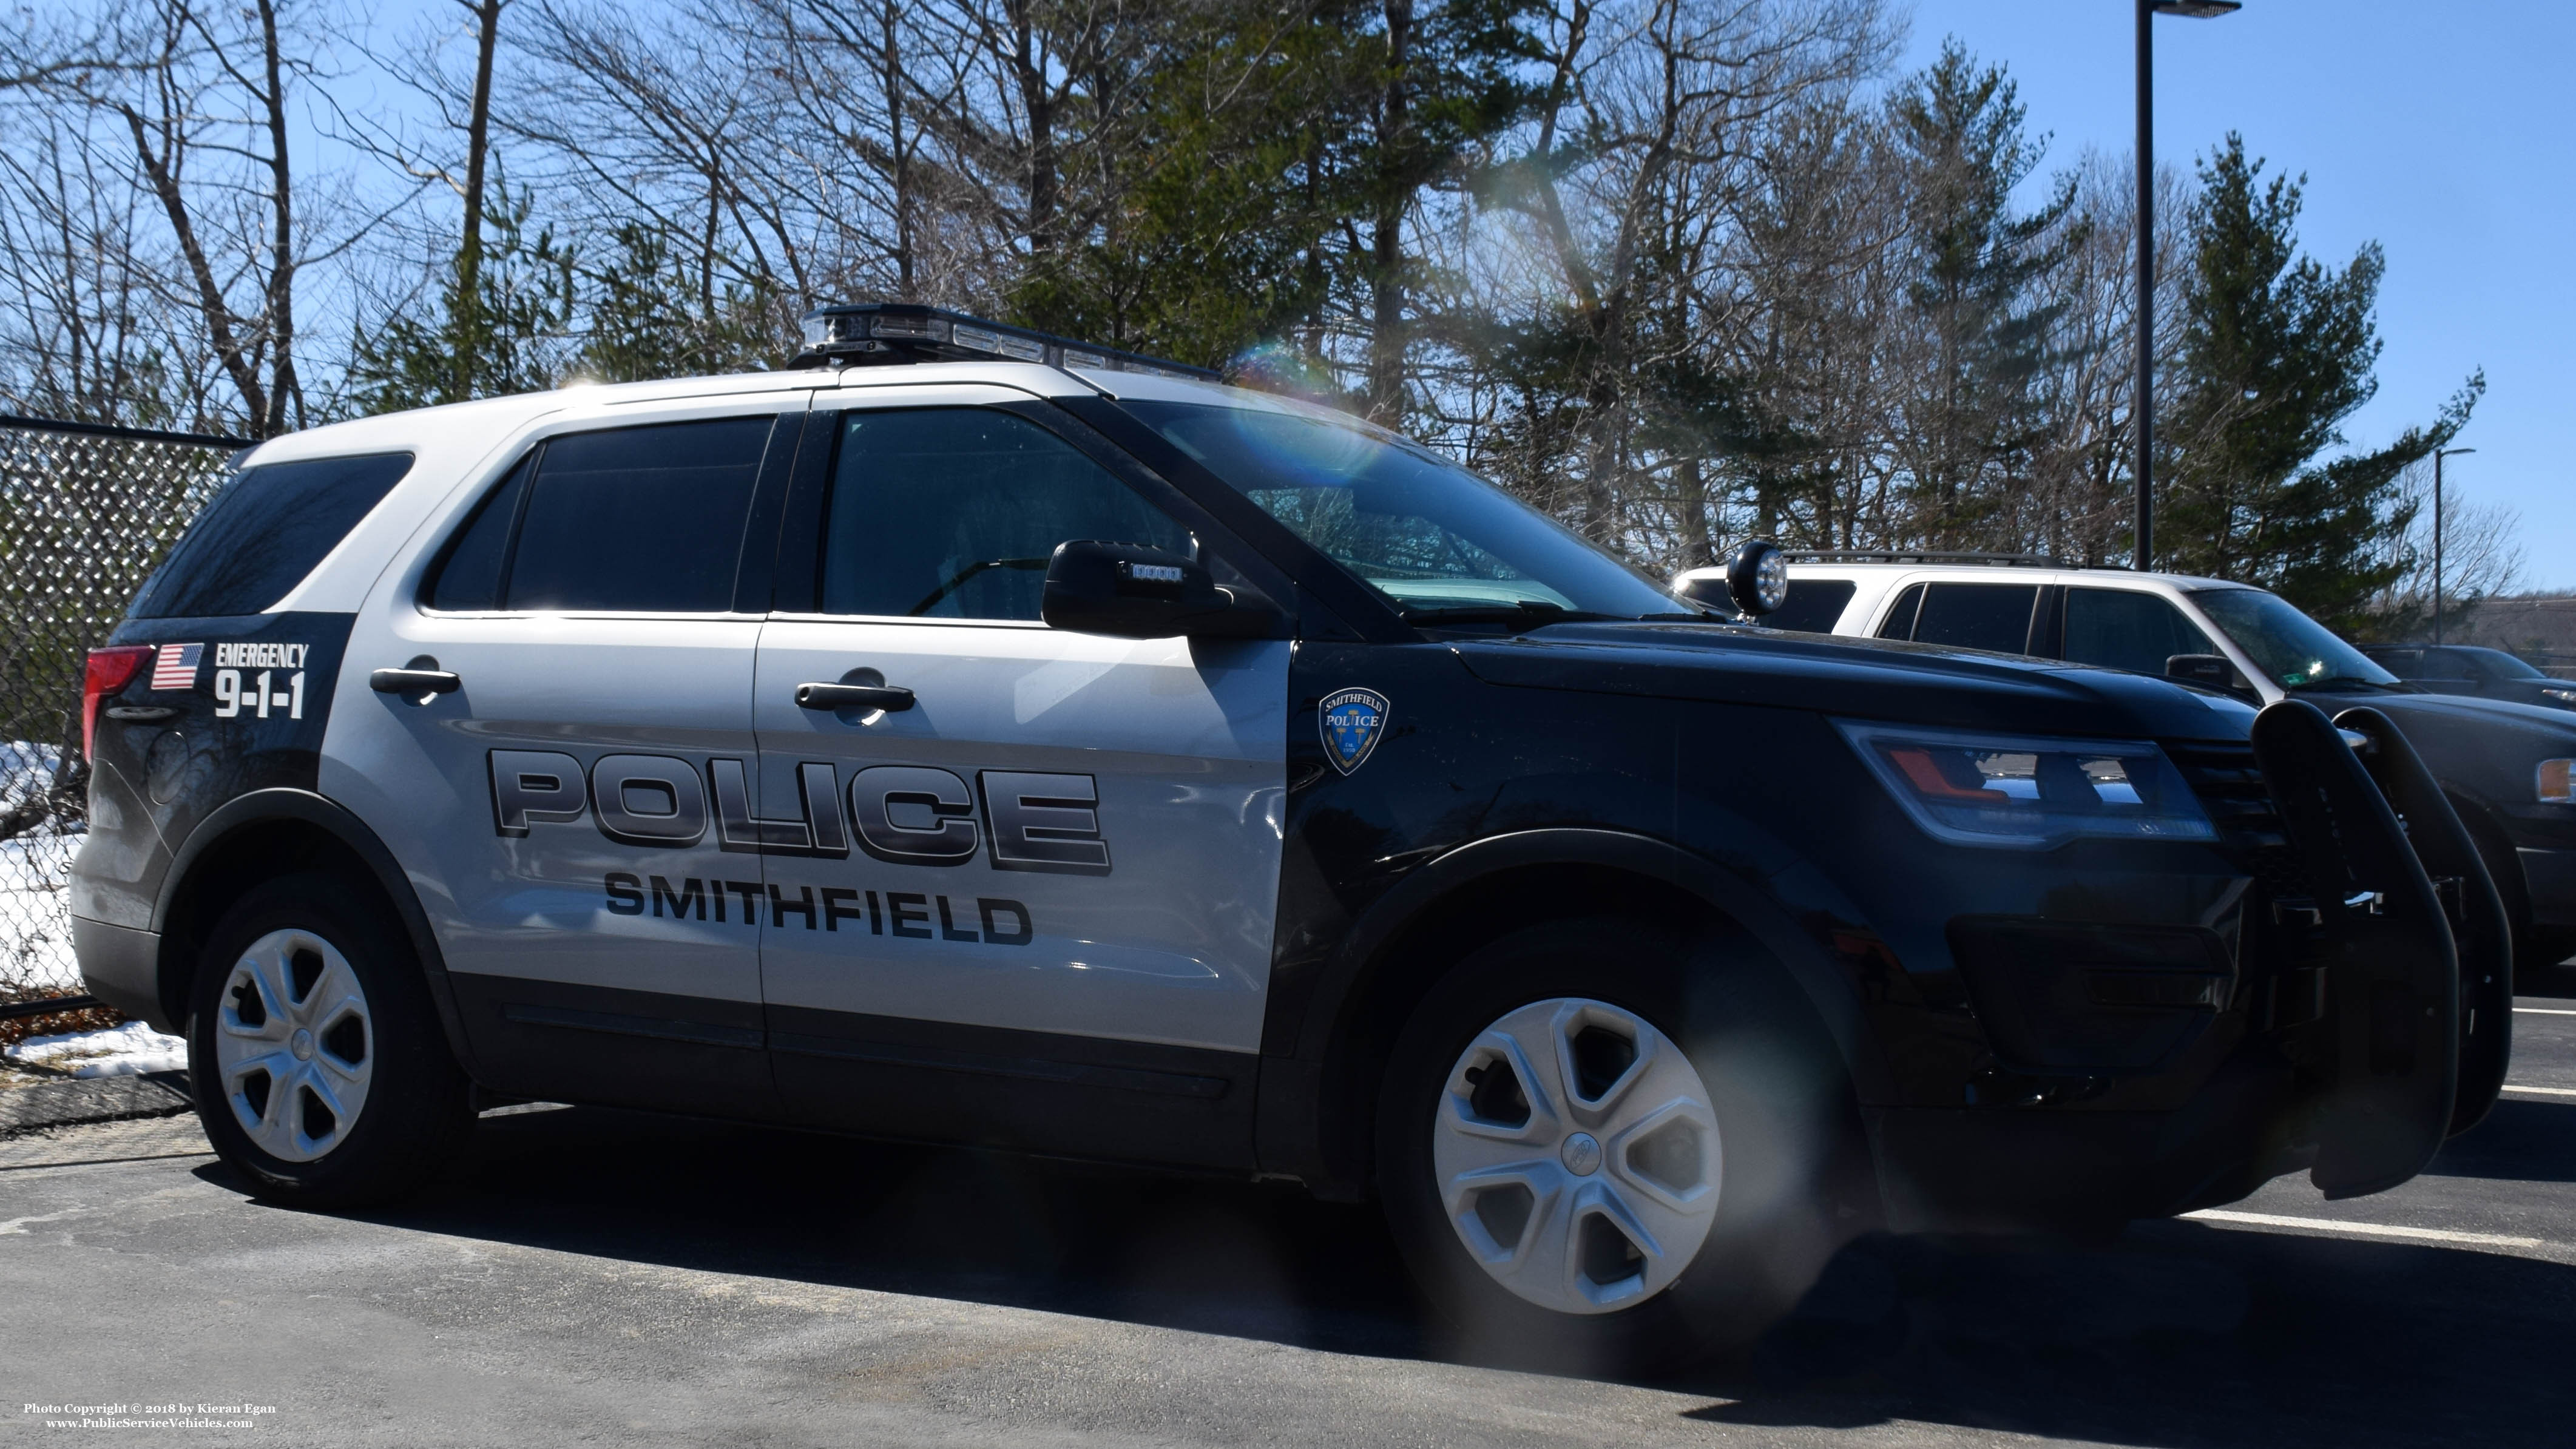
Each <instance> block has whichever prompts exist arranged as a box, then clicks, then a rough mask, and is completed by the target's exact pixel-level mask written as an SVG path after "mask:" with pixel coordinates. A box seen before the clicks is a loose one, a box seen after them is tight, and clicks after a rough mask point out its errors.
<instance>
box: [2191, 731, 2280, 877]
mask: <svg viewBox="0 0 2576 1449" xmlns="http://www.w3.org/2000/svg"><path fill="white" fill-rule="evenodd" d="M2164 749H2165V755H2166V757H2167V758H2169V759H2171V760H2172V761H2173V762H2174V767H2175V768H2176V769H2179V770H2181V771H2182V777H2183V779H2184V780H2185V781H2187V782H2189V784H2190V785H2191V791H2192V793H2193V794H2194V795H2197V796H2198V797H2200V805H2201V808H2202V809H2204V810H2206V811H2208V812H2209V818H2210V821H2211V823H2212V824H2214V825H2216V826H2217V827H2218V839H2219V844H2220V846H2221V847H2222V848H2223V849H2225V850H2226V851H2227V853H2228V854H2229V855H2231V856H2233V857H2235V858H2236V859H2237V860H2238V861H2239V862H2241V863H2242V864H2243V865H2244V866H2245V868H2246V870H2247V872H2248V873H2249V874H2252V875H2254V876H2255V877H2257V878H2258V879H2260V880H2262V881H2263V882H2264V884H2266V885H2268V886H2270V887H2271V890H2272V895H2273V897H2274V898H2275V899H2279V898H2282V897H2304V896H2306V895H2308V894H2309V891H2308V883H2307V878H2306V876H2305V874H2304V873H2303V872H2302V871H2301V870H2300V868H2299V859H2298V854H2297V852H2296V851H2295V850H2293V849H2292V848H2291V845H2290V832H2289V829H2288V827H2287V826H2286V825H2284V824H2283V823H2282V820H2281V812H2280V808H2279V807H2278V806H2276V805H2274V804H2273V803H2272V792H2271V790H2270V789H2269V788H2268V787H2267V786H2265V785H2264V783H2263V770H2262V767H2261V766H2260V765H2258V764H2257V763H2255V759H2254V747H2253V746H2252V745H2226V744H2210V743H2206V742H2197V741H2196V742H2193V743H2190V744H2168V745H2166V746H2165V747H2164Z"/></svg>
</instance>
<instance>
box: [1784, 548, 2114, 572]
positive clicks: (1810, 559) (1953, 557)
mask: <svg viewBox="0 0 2576 1449" xmlns="http://www.w3.org/2000/svg"><path fill="white" fill-rule="evenodd" d="M1781 557H1782V558H1784V559H1786V560H1788V561H1789V562H1790V563H1884V564H1909V563H1958V564H1991V565H1993V566H1995V567H1998V568H2031V569H2080V568H2089V567H2091V565H2089V564H2080V563H2068V562H2067V561H2066V560H2064V559H2061V558H2052V557H2050V556H2049V555H2047V554H2044V553H1975V552H1971V551H1965V550H1942V549H1905V548H1901V549H1798V548H1792V549H1784V550H1782V551H1781Z"/></svg>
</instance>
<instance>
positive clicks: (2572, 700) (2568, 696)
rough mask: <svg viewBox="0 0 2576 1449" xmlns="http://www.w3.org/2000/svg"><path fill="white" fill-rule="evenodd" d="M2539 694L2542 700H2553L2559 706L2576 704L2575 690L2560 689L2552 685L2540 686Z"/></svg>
mask: <svg viewBox="0 0 2576 1449" xmlns="http://www.w3.org/2000/svg"><path fill="white" fill-rule="evenodd" d="M2540 693H2541V696H2542V697H2543V698H2546V699H2554V700H2556V701H2558V702H2559V703H2560V704H2576V689H2560V688H2557V687H2556V686H2554V685H2547V684H2544V685H2542V686H2540Z"/></svg>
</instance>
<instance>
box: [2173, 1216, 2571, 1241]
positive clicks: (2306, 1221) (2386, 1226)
mask: <svg viewBox="0 0 2576 1449" xmlns="http://www.w3.org/2000/svg"><path fill="white" fill-rule="evenodd" d="M2183 1216H2184V1217H2187V1218H2197V1219H2199V1220H2200V1221H2202V1222H2207V1223H2240V1224H2242V1225H2244V1226H2246V1227H2249V1228H2302V1229H2305V1230H2307V1231H2309V1232H2316V1233H2350V1234H2352V1235H2354V1236H2355V1237H2363V1238H2403V1239H2405V1240H2407V1241H2408V1242H2415V1243H2465V1244H2468V1245H2470V1246H2472V1247H2479V1248H2546V1247H2550V1246H2553V1245H2552V1244H2551V1243H2550V1242H2549V1241H2548V1240H2547V1239H2545V1238H2517V1237H2513V1236H2511V1235H2509V1234H2505V1233H2455V1232H2450V1231H2447V1230H2445V1229H2441V1228H2402V1227H2398V1226H2396V1225H2395V1224H2392V1223H2348V1222H2340V1221H2337V1220H2336V1219H2334V1218H2292V1217H2283V1216H2281V1215H2280V1214H2278V1213H2239V1212H2229V1211H2227V1210H2226V1209H2224V1208H2203V1209H2201V1210H2200V1211H2199V1212H2196V1213H2184V1214H2183Z"/></svg>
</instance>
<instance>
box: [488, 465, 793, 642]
mask: <svg viewBox="0 0 2576 1449" xmlns="http://www.w3.org/2000/svg"><path fill="white" fill-rule="evenodd" d="M771 421H772V420H771V419H770V418H768V417H766V416H762V417H750V418H710V419H708V420H706V421H704V422H694V423H663V424H659V425H656V426H651V427H641V428H617V429H612V430H609V431H606V432H597V433H572V434H567V435H565V436H563V437H559V438H552V439H549V440H548V441H547V443H546V445H545V448H544V450H543V451H542V452H540V453H539V454H538V455H537V465H536V473H535V475H534V476H533V477H532V478H530V479H529V480H528V484H527V490H528V496H527V498H526V500H525V501H524V502H523V503H521V504H520V505H519V528H518V536H517V538H516V540H515V542H514V543H513V544H512V545H511V546H510V548H509V562H508V564H507V567H506V574H505V577H506V584H505V586H504V588H503V590H502V607H504V608H509V609H522V610H526V609H536V610H569V609H598V610H611V611H617V612H632V613H670V614H716V613H723V612H725V611H726V610H728V609H731V608H732V607H733V579H734V565H735V564H736V562H737V561H738V560H739V558H740V555H741V553H742V530H743V522H744V520H745V519H746V518H747V517H748V516H749V515H750V513H751V493H752V485H753V483H754V482H755V481H756V480H757V478H758V476H759V473H760V454H761V450H762V447H763V446H764V445H765V444H766V443H767V442H768V439H769V431H770V424H771ZM505 486H506V485H505ZM487 512H488V510H487ZM478 522H479V520H478ZM462 542H464V543H474V542H477V540H475V539H474V538H473V537H472V535H471V533H470V532H469V535H468V537H467V538H466V539H465V540H462Z"/></svg>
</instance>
